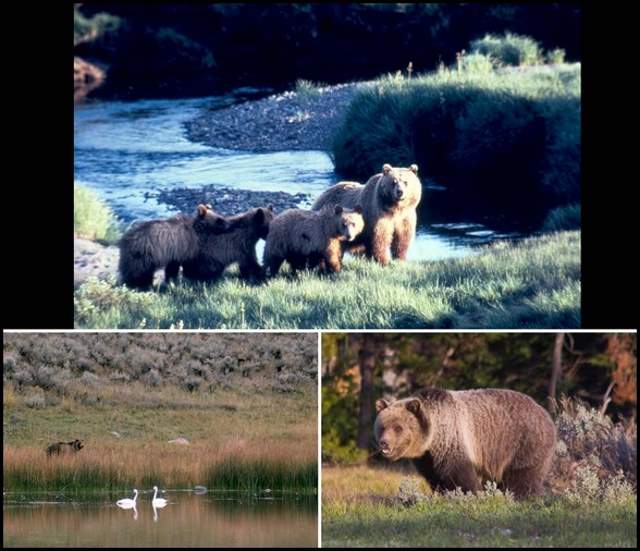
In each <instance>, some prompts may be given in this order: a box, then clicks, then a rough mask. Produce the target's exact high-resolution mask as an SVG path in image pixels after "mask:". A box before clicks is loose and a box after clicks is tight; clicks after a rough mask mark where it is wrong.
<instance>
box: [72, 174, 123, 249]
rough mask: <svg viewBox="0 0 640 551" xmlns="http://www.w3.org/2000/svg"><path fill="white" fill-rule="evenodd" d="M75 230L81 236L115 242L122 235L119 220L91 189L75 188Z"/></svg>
mask: <svg viewBox="0 0 640 551" xmlns="http://www.w3.org/2000/svg"><path fill="white" fill-rule="evenodd" d="M73 231H74V232H75V233H76V234H77V235H78V236H80V237H86V238H87V239H94V240H101V241H106V242H109V243H113V242H115V241H117V240H118V237H119V236H120V227H119V224H118V221H117V219H116V217H115V215H114V214H113V212H112V211H111V209H110V208H109V207H107V206H106V205H105V204H104V203H103V202H102V201H101V200H100V199H99V198H98V196H97V195H96V194H95V193H94V192H93V191H91V190H89V189H87V188H84V187H82V186H79V185H77V184H76V185H74V188H73Z"/></svg>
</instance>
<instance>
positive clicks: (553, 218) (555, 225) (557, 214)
mask: <svg viewBox="0 0 640 551" xmlns="http://www.w3.org/2000/svg"><path fill="white" fill-rule="evenodd" d="M581 211H582V209H581V208H580V204H579V203H573V204H571V205H565V206H564V207H558V208H555V209H553V210H552V211H551V212H549V214H548V215H547V217H546V218H545V220H544V223H543V224H542V231H546V232H554V231H562V230H575V229H579V228H580V224H581V217H582V215H581Z"/></svg>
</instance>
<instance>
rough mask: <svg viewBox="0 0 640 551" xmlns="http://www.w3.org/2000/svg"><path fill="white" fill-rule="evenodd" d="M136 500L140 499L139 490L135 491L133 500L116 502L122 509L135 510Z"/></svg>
mask: <svg viewBox="0 0 640 551" xmlns="http://www.w3.org/2000/svg"><path fill="white" fill-rule="evenodd" d="M136 499H138V490H136V489H135V488H134V489H133V499H128V498H127V499H119V500H118V501H116V505H117V506H118V507H120V508H121V509H133V508H135V506H136Z"/></svg>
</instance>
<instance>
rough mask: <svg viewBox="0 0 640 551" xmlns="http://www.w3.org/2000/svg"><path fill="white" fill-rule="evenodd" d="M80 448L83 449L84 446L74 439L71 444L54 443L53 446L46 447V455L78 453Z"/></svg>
mask: <svg viewBox="0 0 640 551" xmlns="http://www.w3.org/2000/svg"><path fill="white" fill-rule="evenodd" d="M82 448H84V444H83V443H82V442H81V441H80V440H78V439H76V440H72V441H71V442H56V443H55V444H51V445H50V446H48V447H47V450H46V451H47V455H49V456H51V455H60V454H66V453H71V452H78V451H80V450H81V449H82Z"/></svg>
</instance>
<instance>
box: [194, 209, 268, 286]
mask: <svg viewBox="0 0 640 551" xmlns="http://www.w3.org/2000/svg"><path fill="white" fill-rule="evenodd" d="M274 216H275V215H274V213H273V206H272V205H269V206H268V207H266V208H262V207H261V208H254V209H250V210H248V211H247V212H244V213H242V214H237V215H235V216H229V217H228V218H226V222H227V223H228V225H229V227H228V229H226V230H224V232H217V233H216V232H209V233H207V235H206V237H205V238H203V239H201V242H200V251H199V253H198V254H197V255H196V256H195V257H194V258H192V259H190V260H188V261H186V262H184V263H183V265H182V275H183V276H184V277H186V278H188V279H192V280H196V281H213V280H215V279H217V278H219V277H220V276H221V275H222V272H224V270H225V268H227V266H229V265H231V264H233V263H234V262H237V263H238V265H239V267H240V277H241V278H243V279H246V280H250V281H253V282H258V281H261V280H262V279H263V278H264V272H263V270H262V266H260V264H259V263H258V259H257V257H256V243H257V242H258V240H259V239H266V238H267V234H268V233H269V225H270V224H271V221H272V220H273V218H274Z"/></svg>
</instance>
